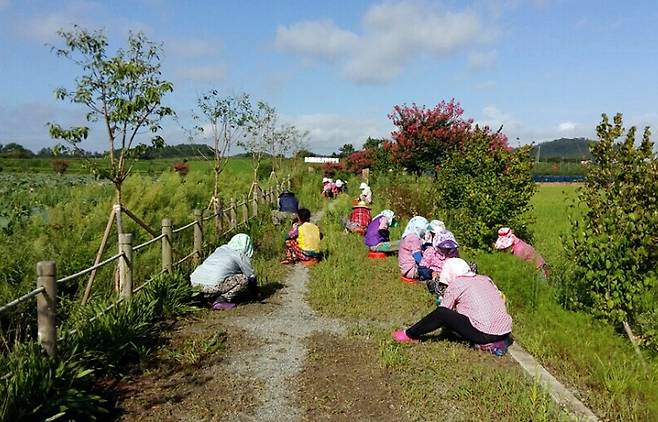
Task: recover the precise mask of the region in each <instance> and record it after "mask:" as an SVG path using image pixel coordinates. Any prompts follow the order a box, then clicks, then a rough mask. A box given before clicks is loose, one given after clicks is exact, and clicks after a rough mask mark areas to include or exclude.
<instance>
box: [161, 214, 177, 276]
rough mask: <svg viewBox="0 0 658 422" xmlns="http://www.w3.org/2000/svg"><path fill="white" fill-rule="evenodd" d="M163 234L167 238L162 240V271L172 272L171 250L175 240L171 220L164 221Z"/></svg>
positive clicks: (164, 219)
mask: <svg viewBox="0 0 658 422" xmlns="http://www.w3.org/2000/svg"><path fill="white" fill-rule="evenodd" d="M162 234H164V235H165V237H163V238H162V269H163V270H164V271H167V272H171V271H172V269H173V265H172V261H173V257H172V254H171V249H172V243H173V240H174V232H173V229H172V228H171V218H163V219H162Z"/></svg>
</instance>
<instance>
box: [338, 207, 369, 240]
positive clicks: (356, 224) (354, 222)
mask: <svg viewBox="0 0 658 422" xmlns="http://www.w3.org/2000/svg"><path fill="white" fill-rule="evenodd" d="M371 221H372V218H371V216H370V207H369V206H368V205H366V204H365V202H362V201H359V202H357V203H356V204H354V205H353V206H352V212H351V213H350V218H349V220H348V221H347V223H346V224H345V230H347V231H349V232H352V233H358V234H361V235H363V234H364V233H365V232H366V229H367V228H368V225H369V224H370V222H371Z"/></svg>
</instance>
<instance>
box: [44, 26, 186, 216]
mask: <svg viewBox="0 0 658 422" xmlns="http://www.w3.org/2000/svg"><path fill="white" fill-rule="evenodd" d="M58 34H59V35H60V37H61V38H62V39H63V41H64V46H63V47H55V46H53V47H52V50H53V51H54V52H55V54H56V55H57V56H60V57H64V58H66V59H68V60H70V61H71V62H73V63H74V64H75V65H77V66H78V67H79V68H80V70H81V75H80V76H78V77H77V78H76V79H75V83H74V87H73V88H72V89H66V88H58V89H57V90H56V91H55V95H56V97H57V98H58V99H59V100H69V101H71V102H73V103H76V104H81V105H83V106H85V107H86V108H87V114H86V120H87V121H88V122H89V123H91V124H93V123H97V122H100V123H101V124H102V125H103V127H104V129H105V131H106V132H107V142H108V159H107V160H106V161H102V160H94V161H89V162H88V165H89V167H90V169H91V170H92V172H93V173H94V175H96V176H97V177H102V178H106V179H109V180H110V181H112V183H113V184H114V186H115V189H116V193H117V203H118V204H121V203H122V199H121V186H122V184H123V182H124V181H125V180H126V178H127V177H128V174H129V173H130V169H131V166H130V161H131V159H134V157H136V156H137V155H139V154H140V153H143V151H144V150H145V149H147V148H149V147H155V148H158V147H162V146H163V145H164V139H163V138H162V136H160V134H159V132H160V130H161V126H160V124H161V121H162V119H163V118H164V117H166V116H171V115H173V114H174V111H173V110H172V109H171V108H170V107H167V106H165V105H163V104H162V99H163V97H164V96H165V95H166V94H167V93H169V92H171V91H172V90H173V84H172V83H171V82H169V81H167V80H165V79H163V78H162V76H161V72H160V55H161V53H162V47H161V45H159V44H156V43H153V42H151V41H150V40H148V39H147V38H146V36H145V35H144V34H143V33H141V32H140V33H132V32H131V33H130V34H129V35H128V46H127V48H119V49H118V50H116V52H115V53H114V55H110V51H109V49H108V42H107V36H106V35H105V34H104V32H103V31H93V32H90V31H88V30H86V29H82V28H80V27H78V26H75V27H74V29H73V30H72V31H59V32H58ZM48 127H49V131H50V136H51V137H53V138H55V139H59V140H61V141H63V142H64V144H63V145H58V146H57V147H56V150H58V151H61V150H63V149H65V148H69V149H73V150H75V151H81V148H80V143H81V142H82V141H83V140H84V139H86V138H87V137H88V135H89V130H90V128H89V126H77V127H69V128H64V127H62V126H61V125H59V124H57V123H52V122H51V123H48ZM145 132H146V133H148V135H147V136H145ZM145 138H146V139H145ZM145 141H146V142H145Z"/></svg>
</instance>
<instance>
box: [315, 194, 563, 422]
mask: <svg viewBox="0 0 658 422" xmlns="http://www.w3.org/2000/svg"><path fill="white" fill-rule="evenodd" d="M352 185H353V186H355V185H354V183H353V184H352ZM375 198H376V203H375V206H374V207H373V208H374V209H373V214H375V213H377V212H378V211H380V209H381V205H380V204H383V203H385V200H384V198H380V199H377V197H375ZM349 201H350V198H349V197H347V196H341V197H340V198H339V199H337V200H336V201H334V204H336V206H335V208H334V209H333V210H328V209H327V211H326V214H325V218H324V219H323V220H322V222H321V223H320V225H321V229H322V231H323V232H324V233H325V240H324V241H323V242H324V243H323V244H324V247H325V248H326V249H327V259H326V260H325V261H324V262H322V263H321V264H320V265H317V266H314V267H312V268H311V277H310V282H309V296H308V298H309V301H310V303H311V305H312V306H313V307H314V308H315V309H318V310H320V311H321V312H323V313H325V314H328V315H331V316H335V317H340V318H344V319H346V320H347V321H348V322H352V323H353V324H354V325H355V326H357V327H359V328H355V329H354V332H355V334H356V335H359V336H362V337H366V338H369V339H371V341H372V342H373V343H374V344H375V347H378V348H379V361H380V362H379V363H380V364H381V365H383V366H386V367H388V368H391V369H392V370H394V371H395V372H396V373H397V374H398V375H399V377H400V379H401V383H402V386H401V387H402V395H403V400H404V401H405V402H406V403H407V405H408V408H409V409H412V410H411V411H412V416H413V418H414V419H417V420H444V419H446V418H448V419H455V420H473V419H479V418H482V419H486V420H496V419H499V420H558V419H561V418H564V416H565V415H564V414H562V413H561V412H560V410H559V409H558V408H557V406H555V405H554V404H553V402H552V401H551V400H550V398H549V397H548V396H547V395H546V394H545V393H544V392H543V391H540V390H538V389H537V386H536V385H533V383H532V382H531V381H530V380H528V379H527V377H526V376H525V375H524V374H523V372H522V371H521V369H520V368H519V367H518V366H516V365H515V364H513V363H512V362H511V360H510V359H509V358H508V357H505V358H502V359H501V358H496V357H494V356H492V355H488V354H484V353H481V352H478V351H475V350H472V349H469V348H468V346H467V345H464V344H460V343H455V342H452V341H445V340H443V339H435V340H432V341H426V342H423V343H422V344H417V345H412V346H401V345H397V344H395V343H394V342H393V341H392V340H391V339H390V336H389V332H390V331H391V330H393V329H396V328H399V327H403V326H408V325H410V324H412V323H413V322H415V321H417V320H418V319H419V318H421V317H422V316H424V315H425V314H426V313H427V312H429V311H430V310H431V309H432V307H433V306H434V305H433V299H432V297H431V296H430V295H429V294H428V293H427V292H426V291H425V289H424V288H423V287H421V286H409V285H406V284H403V283H401V282H400V278H399V270H398V267H397V260H396V259H395V258H388V259H386V260H369V259H368V258H367V256H366V254H367V251H366V249H365V247H364V246H363V244H362V239H361V238H360V237H359V236H356V235H353V234H347V233H344V231H343V229H342V224H341V222H340V219H341V218H342V217H344V216H346V215H347V211H348V209H349ZM402 226H403V224H402V225H401V226H399V227H397V228H396V229H395V230H394V231H393V236H392V237H395V236H398V237H399V235H400V232H401V230H402Z"/></svg>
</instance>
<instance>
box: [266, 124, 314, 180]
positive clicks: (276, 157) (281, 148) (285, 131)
mask: <svg viewBox="0 0 658 422" xmlns="http://www.w3.org/2000/svg"><path fill="white" fill-rule="evenodd" d="M307 136H308V131H305V130H301V129H299V128H297V127H295V126H293V125H288V124H283V125H281V126H278V127H277V128H275V130H274V134H273V136H272V142H270V143H269V149H268V153H269V154H270V155H271V156H272V173H271V174H270V178H272V177H276V174H277V171H279V172H280V171H281V168H282V167H283V159H284V158H285V157H286V156H288V155H289V154H291V153H294V152H296V151H298V150H299V149H300V148H302V147H303V146H304V145H305V143H304V142H305V139H306V137H307Z"/></svg>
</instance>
